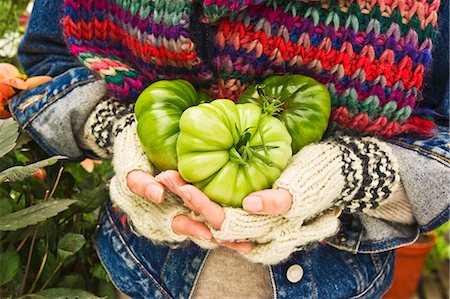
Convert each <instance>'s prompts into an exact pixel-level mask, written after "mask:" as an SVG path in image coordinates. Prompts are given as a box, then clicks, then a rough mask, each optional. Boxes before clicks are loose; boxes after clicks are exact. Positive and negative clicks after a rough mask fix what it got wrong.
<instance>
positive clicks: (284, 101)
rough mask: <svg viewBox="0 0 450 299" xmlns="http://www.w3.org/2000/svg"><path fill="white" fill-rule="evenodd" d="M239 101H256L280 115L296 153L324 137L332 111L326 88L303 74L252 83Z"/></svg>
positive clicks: (278, 116)
mask: <svg viewBox="0 0 450 299" xmlns="http://www.w3.org/2000/svg"><path fill="white" fill-rule="evenodd" d="M238 103H256V104H258V105H260V106H262V107H263V108H262V109H263V110H264V111H266V112H267V113H270V114H272V115H274V116H275V117H277V118H279V119H280V120H281V121H282V122H283V123H284V124H285V126H286V128H287V129H288V131H289V134H290V135H291V137H292V151H293V153H294V154H295V153H297V152H298V151H299V150H300V149H301V148H302V147H304V146H305V145H308V144H310V143H313V142H317V141H319V140H320V139H321V138H322V136H323V134H324V133H325V131H326V129H327V127H328V120H329V118H330V111H331V102H330V93H329V92H328V89H327V87H326V86H325V85H323V84H321V83H319V82H318V81H316V80H314V79H313V78H310V77H306V76H302V75H286V76H271V77H269V78H267V79H266V80H264V81H263V83H262V84H259V85H258V84H256V85H251V86H249V87H248V88H247V89H246V90H245V91H244V93H243V94H242V96H241V97H240V98H239V99H238Z"/></svg>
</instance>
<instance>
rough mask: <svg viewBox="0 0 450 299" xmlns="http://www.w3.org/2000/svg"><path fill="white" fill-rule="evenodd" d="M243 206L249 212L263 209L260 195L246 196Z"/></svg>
mask: <svg viewBox="0 0 450 299" xmlns="http://www.w3.org/2000/svg"><path fill="white" fill-rule="evenodd" d="M243 207H244V209H245V210H247V211H249V212H261V211H262V209H263V204H262V200H261V197H259V196H254V195H252V196H249V197H246V198H245V199H244V204H243Z"/></svg>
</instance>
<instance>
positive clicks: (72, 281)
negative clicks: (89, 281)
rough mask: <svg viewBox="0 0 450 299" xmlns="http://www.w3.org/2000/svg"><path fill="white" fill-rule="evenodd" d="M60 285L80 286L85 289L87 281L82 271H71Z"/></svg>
mask: <svg viewBox="0 0 450 299" xmlns="http://www.w3.org/2000/svg"><path fill="white" fill-rule="evenodd" d="M58 287H61V288H76V287H78V288H80V289H85V288H86V282H85V280H84V278H83V275H81V274H80V273H77V272H74V273H70V274H68V275H66V276H64V278H63V279H62V280H61V281H60V282H59V283H58Z"/></svg>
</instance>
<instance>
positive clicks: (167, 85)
mask: <svg viewBox="0 0 450 299" xmlns="http://www.w3.org/2000/svg"><path fill="white" fill-rule="evenodd" d="M210 101H211V99H210V98H208V96H206V95H205V94H204V93H202V92H197V91H196V90H195V88H194V87H193V86H192V85H191V84H190V83H189V82H187V81H185V80H172V81H168V80H162V81H157V82H155V83H153V84H151V85H150V86H149V87H147V88H146V89H144V91H142V93H141V94H140V95H139V97H138V99H137V101H136V106H135V109H134V110H135V114H136V119H137V133H138V136H139V140H140V141H141V144H142V147H143V149H144V152H145V154H146V155H147V156H148V158H149V160H150V161H151V162H152V163H153V165H154V166H155V167H156V168H158V169H159V170H161V171H162V170H167V169H175V170H176V169H177V152H176V143H177V138H178V134H179V132H180V130H179V127H178V123H179V121H180V116H181V114H182V113H183V111H184V110H186V108H188V107H191V106H195V105H198V104H200V103H205V102H210Z"/></svg>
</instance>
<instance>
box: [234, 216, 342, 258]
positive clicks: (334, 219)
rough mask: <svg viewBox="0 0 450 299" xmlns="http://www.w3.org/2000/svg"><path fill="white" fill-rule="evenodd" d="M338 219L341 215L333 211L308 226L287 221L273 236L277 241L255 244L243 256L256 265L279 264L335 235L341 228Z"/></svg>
mask: <svg viewBox="0 0 450 299" xmlns="http://www.w3.org/2000/svg"><path fill="white" fill-rule="evenodd" d="M338 217H339V213H336V211H331V212H328V213H325V214H323V215H321V216H320V217H317V218H316V219H314V221H312V222H310V223H308V224H303V225H301V224H296V223H295V222H290V221H288V220H286V221H287V222H286V223H285V224H284V225H281V226H279V230H278V231H276V232H274V233H273V234H272V235H273V236H276V239H275V240H273V241H271V242H268V243H262V244H255V246H254V247H253V249H252V250H251V251H250V252H248V253H244V254H243V256H244V257H246V258H247V259H248V260H250V261H251V262H254V263H261V264H265V265H275V264H278V263H280V262H281V261H283V260H285V259H287V258H288V257H289V256H290V255H291V254H292V253H294V252H295V251H297V250H299V249H300V248H302V247H305V246H307V245H308V244H311V243H313V242H318V241H321V240H323V239H325V238H328V237H330V236H332V235H334V234H335V233H336V232H337V231H338V228H339V219H338ZM288 222H289V223H288Z"/></svg>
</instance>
